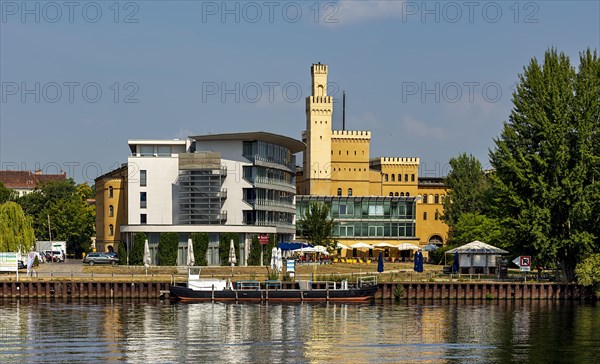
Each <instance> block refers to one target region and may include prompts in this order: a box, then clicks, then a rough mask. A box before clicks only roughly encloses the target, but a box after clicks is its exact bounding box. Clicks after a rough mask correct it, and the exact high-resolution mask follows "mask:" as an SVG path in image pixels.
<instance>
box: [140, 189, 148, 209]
mask: <svg viewBox="0 0 600 364" xmlns="http://www.w3.org/2000/svg"><path fill="white" fill-rule="evenodd" d="M146 206H147V200H146V192H140V207H141V208H143V209H145V208H146Z"/></svg>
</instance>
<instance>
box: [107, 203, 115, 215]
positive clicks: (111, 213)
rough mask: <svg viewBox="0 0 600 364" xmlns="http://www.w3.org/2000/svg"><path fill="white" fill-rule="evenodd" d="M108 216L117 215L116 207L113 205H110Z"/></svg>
mask: <svg viewBox="0 0 600 364" xmlns="http://www.w3.org/2000/svg"><path fill="white" fill-rule="evenodd" d="M108 216H109V217H113V216H115V208H114V207H113V205H110V206H108Z"/></svg>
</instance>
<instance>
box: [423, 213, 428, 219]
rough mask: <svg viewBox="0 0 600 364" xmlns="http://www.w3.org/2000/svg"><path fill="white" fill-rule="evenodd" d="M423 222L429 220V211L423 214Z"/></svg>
mask: <svg viewBox="0 0 600 364" xmlns="http://www.w3.org/2000/svg"><path fill="white" fill-rule="evenodd" d="M423 220H427V211H425V212H423Z"/></svg>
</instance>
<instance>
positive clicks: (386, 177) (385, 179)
mask: <svg viewBox="0 0 600 364" xmlns="http://www.w3.org/2000/svg"><path fill="white" fill-rule="evenodd" d="M383 180H384V181H385V182H387V181H388V175H387V173H386V174H385V175H384V176H383Z"/></svg>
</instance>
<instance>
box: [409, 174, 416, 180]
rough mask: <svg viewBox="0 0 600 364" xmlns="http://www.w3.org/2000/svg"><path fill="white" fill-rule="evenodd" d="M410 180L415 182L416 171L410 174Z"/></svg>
mask: <svg viewBox="0 0 600 364" xmlns="http://www.w3.org/2000/svg"><path fill="white" fill-rule="evenodd" d="M410 181H411V182H414V181H415V175H414V173H413V174H411V175H410Z"/></svg>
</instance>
